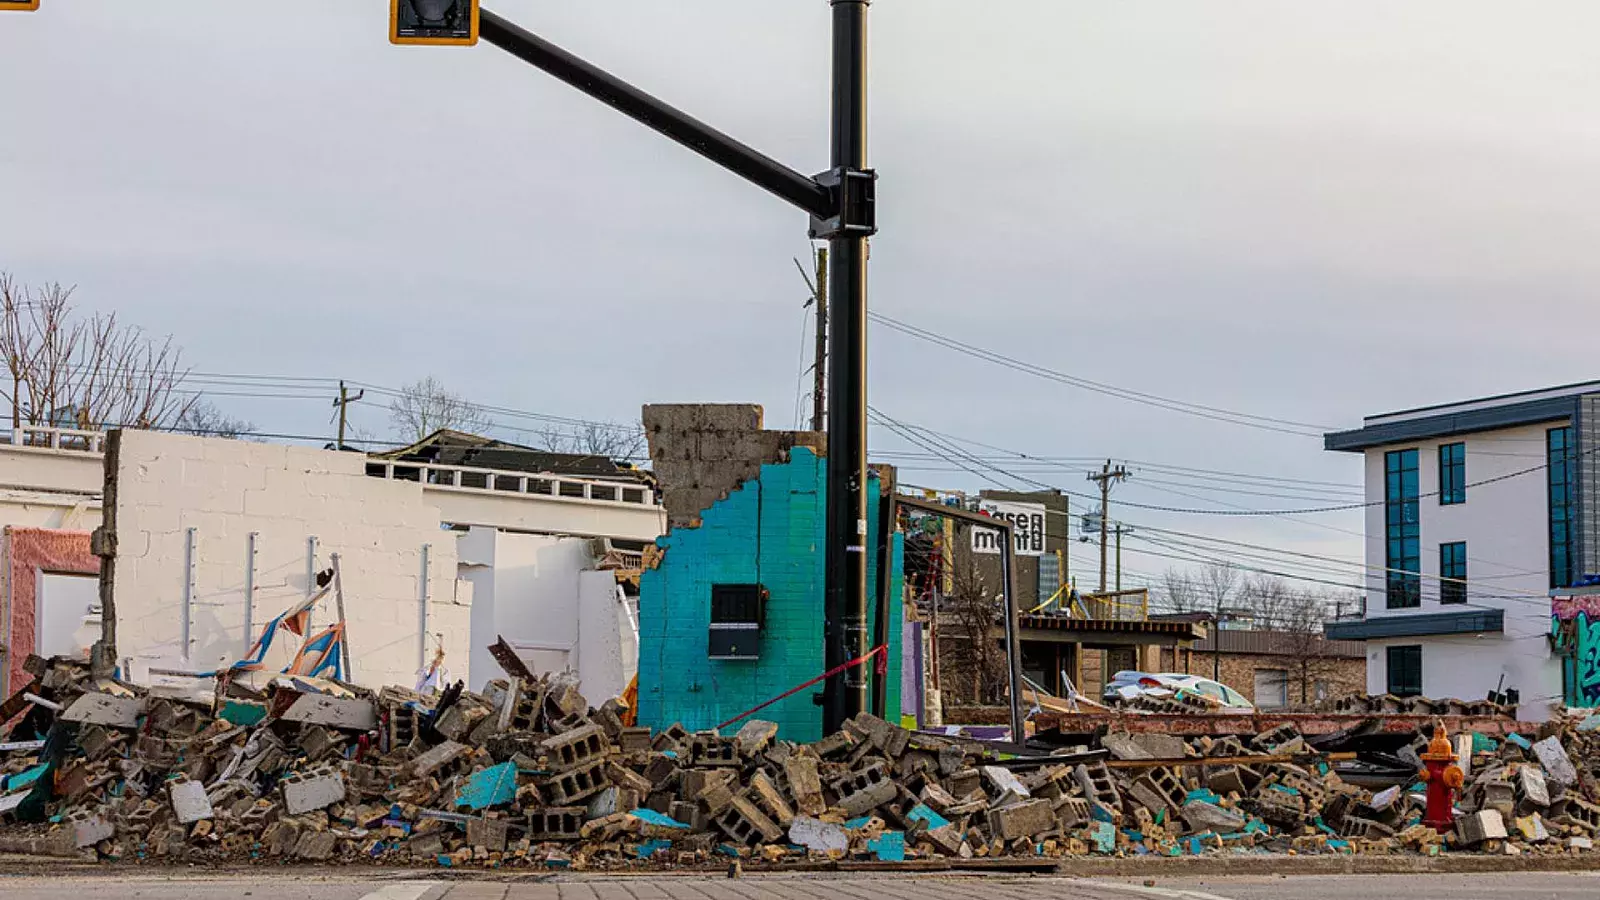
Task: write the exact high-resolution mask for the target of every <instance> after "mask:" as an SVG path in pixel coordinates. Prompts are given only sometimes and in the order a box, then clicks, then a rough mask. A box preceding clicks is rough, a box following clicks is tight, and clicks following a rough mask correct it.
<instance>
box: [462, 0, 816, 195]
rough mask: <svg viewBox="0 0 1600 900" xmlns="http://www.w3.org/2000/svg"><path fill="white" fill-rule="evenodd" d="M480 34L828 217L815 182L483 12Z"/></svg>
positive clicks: (548, 43)
mask: <svg viewBox="0 0 1600 900" xmlns="http://www.w3.org/2000/svg"><path fill="white" fill-rule="evenodd" d="M478 34H479V37H481V38H483V39H484V40H485V41H488V42H489V43H491V44H493V45H495V46H496V47H499V48H500V49H502V50H505V51H506V52H508V53H510V54H511V55H512V56H515V57H517V58H518V59H520V60H522V61H523V62H526V63H528V64H530V65H533V66H535V67H537V68H540V69H543V70H544V71H546V72H548V73H550V74H551V75H554V76H555V77H556V78H559V79H560V80H562V81H564V82H566V83H567V84H570V85H572V86H573V87H575V88H577V89H578V90H580V91H582V92H584V93H585V94H588V95H589V96H591V97H593V98H595V99H596V100H599V101H600V102H601V103H604V104H605V105H607V106H609V107H611V108H612V109H615V110H616V111H618V112H620V113H622V114H623V115H625V116H627V117H629V118H631V119H633V120H634V121H636V122H638V123H640V124H641V125H645V126H648V127H650V128H652V129H654V130H656V131H658V132H660V133H661V134H663V135H666V136H667V137H669V138H672V139H673V140H675V141H677V142H678V143H680V144H682V145H684V146H685V147H688V148H689V149H690V150H693V151H694V152H696V153H698V154H700V155H701V156H704V157H705V158H706V159H709V160H711V161H712V162H714V163H716V164H717V165H720V166H722V167H723V168H725V169H727V170H728V171H730V172H732V173H734V174H735V175H738V176H739V177H741V178H744V179H745V180H746V181H749V182H752V183H753V184H755V185H756V186H758V187H761V188H763V189H765V190H767V191H770V192H772V193H774V194H776V195H778V196H779V197H782V198H783V199H784V200H787V201H789V202H790V203H792V204H794V205H795V206H798V207H800V208H801V209H803V210H805V211H806V212H809V213H811V214H812V215H814V216H827V215H829V214H831V213H832V212H833V211H834V210H835V209H836V207H837V204H836V203H835V202H834V198H833V193H832V192H831V191H830V190H828V188H827V187H825V186H823V185H821V184H818V183H817V182H816V180H814V179H812V178H810V177H808V176H805V175H802V174H800V173H799V172H796V171H795V170H793V169H791V168H789V167H788V166H786V165H784V164H783V163H780V162H778V161H777V160H775V159H773V158H772V157H770V156H767V155H765V154H763V153H761V152H760V151H758V150H756V149H755V148H753V147H750V146H749V145H747V144H744V143H742V142H740V141H738V140H735V139H734V138H732V137H730V136H729V135H727V134H724V133H723V132H721V131H718V130H717V129H715V128H712V127H711V126H710V125H707V124H706V123H704V122H702V121H700V120H699V119H696V118H695V117H693V116H691V115H689V114H688V113H686V112H683V111H682V110H680V109H676V108H674V107H672V106H670V105H668V104H666V103H663V102H662V101H660V100H658V99H656V98H655V97H653V96H651V95H649V94H647V93H645V92H644V91H641V90H639V89H638V88H636V87H634V86H633V85H631V84H628V83H627V82H626V81H623V80H622V79H620V78H618V77H617V76H615V75H612V74H611V73H610V72H607V71H605V70H603V69H601V68H599V67H597V66H594V65H591V64H590V63H588V62H585V61H584V60H582V59H579V58H578V57H576V56H573V55H572V54H571V53H568V52H567V51H565V50H563V49H561V48H560V47H557V46H556V45H555V44H552V43H550V42H549V41H547V40H545V39H544V38H542V37H539V36H538V35H536V34H533V33H532V32H530V31H527V30H526V29H523V28H519V27H518V26H516V25H514V24H512V23H511V22H509V21H507V20H506V19H503V18H501V17H500V16H498V15H496V14H494V13H492V12H490V11H489V10H487V9H485V10H482V11H481V13H480V19H479V30H478Z"/></svg>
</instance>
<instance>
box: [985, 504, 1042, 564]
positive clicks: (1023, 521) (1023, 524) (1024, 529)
mask: <svg viewBox="0 0 1600 900" xmlns="http://www.w3.org/2000/svg"><path fill="white" fill-rule="evenodd" d="M978 512H981V513H984V514H985V515H989V516H993V517H994V518H996V519H1004V520H1005V521H1007V522H1009V523H1011V539H1012V542H1013V550H1014V552H1015V553H1016V555H1018V556H1043V555H1044V517H1045V508H1044V504H1043V503H1012V502H1009V501H1006V500H979V501H978ZM972 552H973V553H993V554H998V553H999V552H1000V532H998V531H994V530H991V529H988V528H979V527H977V526H973V529H972Z"/></svg>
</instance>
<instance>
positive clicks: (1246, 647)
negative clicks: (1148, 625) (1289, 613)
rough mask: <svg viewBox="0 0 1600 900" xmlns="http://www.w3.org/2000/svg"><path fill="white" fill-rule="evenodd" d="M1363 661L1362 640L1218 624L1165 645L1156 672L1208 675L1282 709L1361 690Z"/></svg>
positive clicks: (1254, 700) (1364, 677) (1252, 698)
mask: <svg viewBox="0 0 1600 900" xmlns="http://www.w3.org/2000/svg"><path fill="white" fill-rule="evenodd" d="M1366 666H1367V663H1366V645H1365V644H1364V643H1362V642H1361V641H1330V640H1328V639H1326V638H1324V637H1322V636H1321V635H1317V634H1298V633H1292V632H1283V631H1235V630H1228V629H1222V630H1218V631H1214V632H1212V634H1211V636H1209V637H1207V638H1205V639H1204V640H1200V641H1195V642H1194V643H1193V644H1191V645H1190V646H1188V647H1179V648H1175V649H1172V648H1163V649H1162V650H1161V665H1160V671H1162V672H1183V673H1186V674H1190V675H1199V676H1201V677H1202V678H1211V679H1214V680H1216V681H1220V682H1222V683H1223V684H1226V685H1227V686H1229V687H1231V688H1233V689H1234V690H1236V691H1238V692H1239V693H1241V694H1243V695H1245V696H1246V697H1248V698H1250V702H1252V703H1254V704H1255V705H1256V706H1257V707H1259V708H1261V709H1280V708H1284V707H1296V706H1308V705H1311V704H1315V703H1317V702H1318V701H1319V700H1324V699H1330V698H1334V697H1339V696H1342V695H1346V694H1360V693H1364V692H1365V691H1366V686H1367V675H1366V672H1367V668H1366Z"/></svg>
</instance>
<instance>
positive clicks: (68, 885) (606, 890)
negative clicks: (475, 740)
mask: <svg viewBox="0 0 1600 900" xmlns="http://www.w3.org/2000/svg"><path fill="white" fill-rule="evenodd" d="M509 877H510V878H511V879H512V880H506V881H483V880H473V881H468V880H455V881H450V880H443V879H429V878H417V877H414V876H396V875H387V874H383V873H374V874H372V875H368V876H365V877H352V876H346V875H305V874H300V873H295V872H288V871H273V870H263V871H262V872H261V873H259V874H256V873H249V874H244V875H239V874H230V875H226V876H207V875H205V874H203V873H199V874H196V873H192V872H189V871H185V870H182V869H171V870H162V871H159V872H156V871H151V872H148V873H146V872H144V871H138V872H130V871H127V870H119V871H108V872H105V873H103V874H102V873H93V874H79V873H73V874H70V875H64V876H59V877H44V876H39V875H34V874H28V875H0V897H3V898H5V900H127V898H140V900H239V898H244V897H250V898H259V900H1372V898H1378V900H1390V898H1404V900H1477V898H1484V900H1535V898H1537V900H1594V898H1595V897H1600V872H1514V873H1513V872H1508V873H1495V874H1475V875H1308V876H1293V877H1287V878H1279V877H1274V876H1221V877H1204V878H1196V877H1190V878H1155V879H1144V878H1128V879H1123V878H1064V877H1054V876H1052V877H1038V878H1017V877H1012V876H1006V877H1000V876H982V875H978V876H968V877H952V876H947V875H946V876H900V877H884V876H881V875H870V876H868V875H804V876H799V875H793V876H750V877H746V878H741V879H737V880H729V879H727V878H706V877H700V876H679V877H657V876H618V877H612V878H603V877H586V878H584V877H574V878H570V879H561V880H539V876H524V877H522V878H517V876H509ZM1149 882H1153V883H1149Z"/></svg>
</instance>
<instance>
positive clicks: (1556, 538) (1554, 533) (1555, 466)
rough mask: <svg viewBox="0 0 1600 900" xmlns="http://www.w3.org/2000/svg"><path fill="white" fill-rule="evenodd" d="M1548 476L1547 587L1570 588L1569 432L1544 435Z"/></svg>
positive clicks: (1572, 462)
mask: <svg viewBox="0 0 1600 900" xmlns="http://www.w3.org/2000/svg"><path fill="white" fill-rule="evenodd" d="M1545 450H1546V456H1547V461H1548V464H1549V466H1548V468H1549V474H1550V586H1551V587H1552V588H1564V587H1571V586H1572V581H1573V578H1572V570H1573V565H1572V562H1573V561H1572V556H1573V553H1572V491H1573V489H1574V487H1575V486H1576V481H1577V478H1576V475H1577V473H1576V469H1577V465H1576V461H1577V460H1576V453H1574V447H1573V446H1572V429H1571V428H1570V427H1566V428H1552V429H1550V430H1549V431H1548V432H1546V433H1545Z"/></svg>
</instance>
